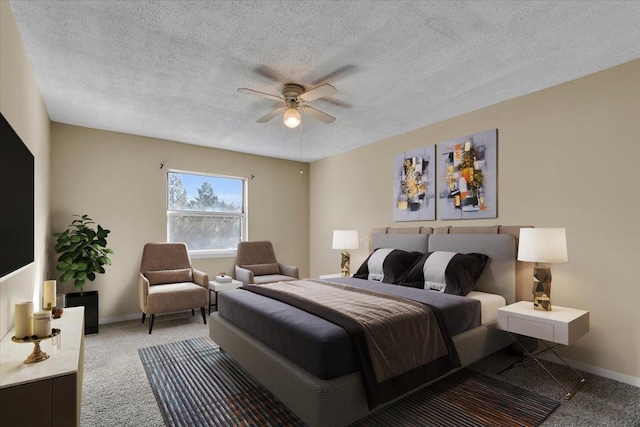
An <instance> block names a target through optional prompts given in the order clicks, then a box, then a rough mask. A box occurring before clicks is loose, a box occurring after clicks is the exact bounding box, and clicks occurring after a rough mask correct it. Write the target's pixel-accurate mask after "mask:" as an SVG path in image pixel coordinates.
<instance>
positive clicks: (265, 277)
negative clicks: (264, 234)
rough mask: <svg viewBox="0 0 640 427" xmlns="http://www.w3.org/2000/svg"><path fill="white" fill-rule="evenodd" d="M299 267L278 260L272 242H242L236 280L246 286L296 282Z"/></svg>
mask: <svg viewBox="0 0 640 427" xmlns="http://www.w3.org/2000/svg"><path fill="white" fill-rule="evenodd" d="M299 274H300V273H299V272H298V267H294V266H292V265H285V264H281V263H279V262H278V261H277V260H276V254H275V253H274V252H273V245H271V242H266V241H265V242H240V243H238V254H237V255H236V279H237V280H239V281H241V282H242V283H243V284H245V285H249V284H253V283H255V284H257V285H259V284H263V283H272V282H282V281H287V280H296V279H298V278H299Z"/></svg>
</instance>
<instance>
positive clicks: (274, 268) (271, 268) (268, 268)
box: [241, 262, 280, 276]
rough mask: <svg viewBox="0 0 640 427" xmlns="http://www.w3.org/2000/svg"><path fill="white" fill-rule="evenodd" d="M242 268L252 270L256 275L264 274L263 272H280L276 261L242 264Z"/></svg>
mask: <svg viewBox="0 0 640 427" xmlns="http://www.w3.org/2000/svg"><path fill="white" fill-rule="evenodd" d="M241 267H242V268H245V269H247V270H251V271H253V274H254V275H256V276H264V275H265V274H280V266H279V265H278V263H277V262H275V263H269V264H248V265H242V266H241Z"/></svg>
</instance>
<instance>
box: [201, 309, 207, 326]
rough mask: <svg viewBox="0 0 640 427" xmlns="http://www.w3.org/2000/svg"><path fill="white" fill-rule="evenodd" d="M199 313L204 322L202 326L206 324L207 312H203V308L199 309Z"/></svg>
mask: <svg viewBox="0 0 640 427" xmlns="http://www.w3.org/2000/svg"><path fill="white" fill-rule="evenodd" d="M200 312H201V313H202V320H204V324H205V325H206V324H207V314H206V313H207V312H206V311H205V310H204V307H200Z"/></svg>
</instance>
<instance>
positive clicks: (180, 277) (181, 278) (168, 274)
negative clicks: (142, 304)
mask: <svg viewBox="0 0 640 427" xmlns="http://www.w3.org/2000/svg"><path fill="white" fill-rule="evenodd" d="M144 276H145V277H146V278H147V279H148V280H149V285H151V286H153V285H162V284H165V283H179V282H192V281H193V274H192V272H191V269H190V268H179V269H174V270H155V271H145V272H144Z"/></svg>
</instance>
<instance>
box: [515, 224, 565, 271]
mask: <svg viewBox="0 0 640 427" xmlns="http://www.w3.org/2000/svg"><path fill="white" fill-rule="evenodd" d="M518 260H519V261H529V262H541V263H555V262H567V261H568V260H569V257H568V255H567V236H566V232H565V229H564V228H521V229H520V243H519V244H518Z"/></svg>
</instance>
